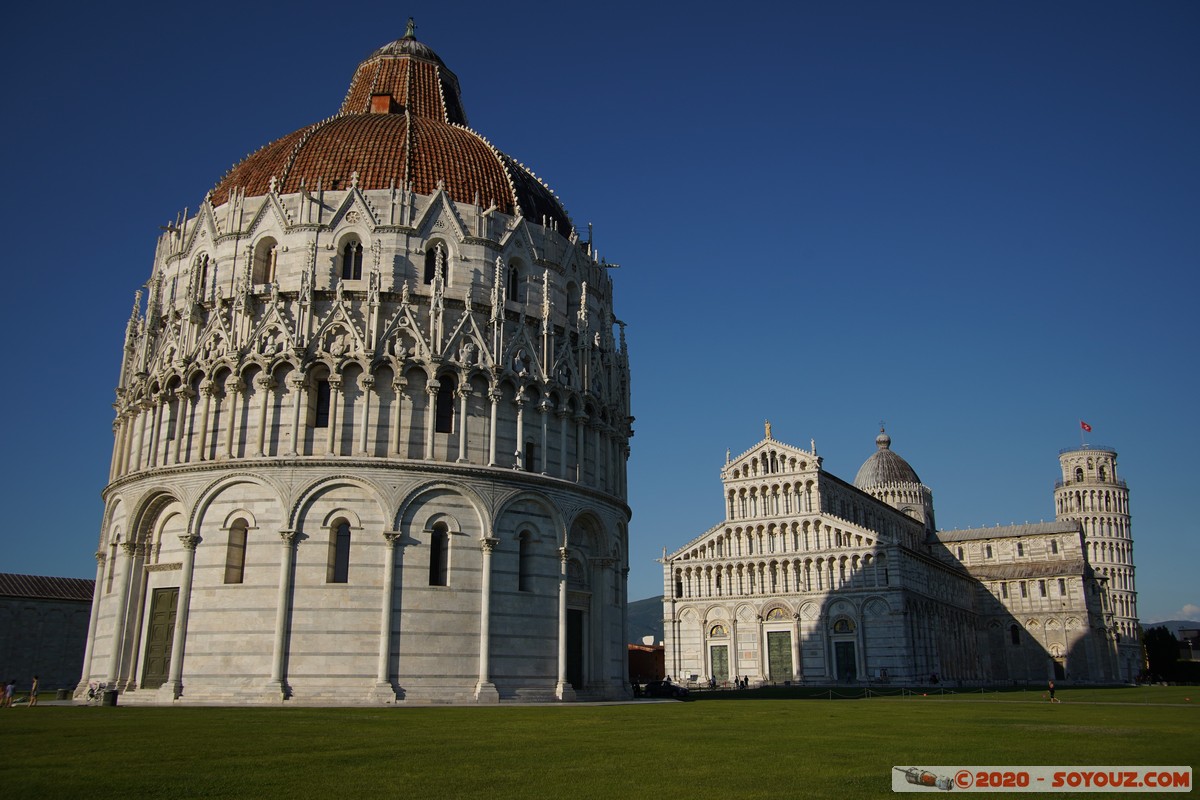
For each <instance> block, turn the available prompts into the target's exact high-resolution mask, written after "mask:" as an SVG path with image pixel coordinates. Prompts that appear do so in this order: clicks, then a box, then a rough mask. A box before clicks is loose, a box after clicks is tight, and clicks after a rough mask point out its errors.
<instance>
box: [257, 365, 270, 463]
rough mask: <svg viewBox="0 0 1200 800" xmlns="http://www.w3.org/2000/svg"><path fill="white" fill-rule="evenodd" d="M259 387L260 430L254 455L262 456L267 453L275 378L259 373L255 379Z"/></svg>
mask: <svg viewBox="0 0 1200 800" xmlns="http://www.w3.org/2000/svg"><path fill="white" fill-rule="evenodd" d="M254 385H255V386H257V387H258V394H259V398H258V432H257V435H256V436H255V445H254V455H256V456H258V457H259V458H262V457H263V456H265V455H266V454H267V451H266V441H267V412H268V411H269V410H270V407H271V390H272V389H274V388H275V380H274V379H273V378H272V377H271V376H270V375H258V376H257V377H256V378H255V379H254Z"/></svg>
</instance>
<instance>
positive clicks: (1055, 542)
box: [1050, 539, 1058, 555]
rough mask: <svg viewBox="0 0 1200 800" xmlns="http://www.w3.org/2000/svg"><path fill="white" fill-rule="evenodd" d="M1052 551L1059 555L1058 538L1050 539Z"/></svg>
mask: <svg viewBox="0 0 1200 800" xmlns="http://www.w3.org/2000/svg"><path fill="white" fill-rule="evenodd" d="M1050 552H1051V553H1053V554H1055V555H1058V539H1051V540H1050Z"/></svg>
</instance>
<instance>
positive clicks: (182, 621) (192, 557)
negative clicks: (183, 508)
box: [158, 534, 200, 700]
mask: <svg viewBox="0 0 1200 800" xmlns="http://www.w3.org/2000/svg"><path fill="white" fill-rule="evenodd" d="M179 541H180V542H181V543H183V567H182V569H181V570H180V576H179V602H178V604H177V605H176V606H175V636H174V638H173V639H172V640H171V668H170V673H169V677H168V678H167V682H166V683H164V684H163V685H162V686H161V687H159V690H158V693H159V699H160V700H175V699H176V698H178V697H179V696H180V695H182V694H183V646H184V642H186V641H187V622H188V610H189V609H190V608H191V605H192V572H193V570H194V567H195V563H196V545H198V544H199V543H200V537H199V536H196V535H195V534H189V535H185V536H180V537H179Z"/></svg>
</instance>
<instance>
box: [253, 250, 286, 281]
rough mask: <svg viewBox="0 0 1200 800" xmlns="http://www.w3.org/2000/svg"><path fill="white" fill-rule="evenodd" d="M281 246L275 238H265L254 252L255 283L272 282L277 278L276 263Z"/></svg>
mask: <svg viewBox="0 0 1200 800" xmlns="http://www.w3.org/2000/svg"><path fill="white" fill-rule="evenodd" d="M278 252H279V248H278V247H277V246H276V244H275V242H274V240H272V239H264V240H263V241H262V242H261V243H260V244H259V246H258V250H257V251H256V252H255V254H254V277H253V278H252V281H253V282H254V283H271V282H273V281H274V280H275V263H276V259H277V257H278Z"/></svg>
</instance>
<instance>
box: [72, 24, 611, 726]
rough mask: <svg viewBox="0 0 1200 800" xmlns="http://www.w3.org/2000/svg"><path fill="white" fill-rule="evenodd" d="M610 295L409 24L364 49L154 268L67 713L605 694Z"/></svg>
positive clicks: (135, 341) (171, 229) (135, 329)
mask: <svg viewBox="0 0 1200 800" xmlns="http://www.w3.org/2000/svg"><path fill="white" fill-rule="evenodd" d="M414 75H417V76H420V75H425V76H426V77H427V78H428V80H424V81H420V80H417V79H415V78H413V76H414ZM389 76H390V77H389ZM389 80H390V81H392V84H389V83H388V81H389ZM364 87H365V88H364ZM431 87H432V88H431ZM423 93H424V94H423ZM360 101H361V103H360ZM355 103H360V105H361V107H357V106H354V104H355ZM322 137H325V138H322ZM354 137H357V139H358V140H359V141H361V142H362V144H363V146H362V147H361V148H359V149H358V150H354V149H353V148H350V147H349V146H348V145H346V144H345V143H346V142H347V141H348V140H349V139H352V138H354ZM339 148H344V151H345V152H351V153H353V157H352V158H351V159H349V160H346V159H344V158H343V156H344V152H343V150H339ZM302 169H306V170H308V172H307V173H303V172H301V170H302ZM338 170H341V172H338ZM389 170H392V172H390V174H389ZM481 174H482V175H483V177H482V178H481V177H479V176H480V175H481ZM488 181H490V183H489V182H488ZM481 187H482V188H481ZM496 187H500V190H497V191H498V193H497V194H495V195H491V196H489V195H488V194H485V193H484V192H489V191H492V190H496ZM501 190H502V191H501ZM503 191H507V192H508V194H507V195H505V194H503ZM612 293H613V285H612V282H611V280H610V279H609V276H608V273H607V269H606V267H605V265H603V264H602V263H600V262H599V261H598V260H597V258H596V256H595V254H594V252H593V249H592V247H591V244H590V242H587V241H582V240H581V239H580V237H579V236H578V235H577V234H576V232H575V230H574V229H573V228H572V227H570V223H569V218H567V216H566V212H565V211H564V210H563V209H562V206H561V205H560V204H559V203H558V201H557V198H555V197H554V196H553V194H552V193H551V192H550V191H549V189H547V188H545V186H544V185H543V184H541V182H540V181H538V179H536V178H535V177H533V175H532V173H530V172H529V171H528V170H526V169H525V168H524V167H522V166H520V165H519V164H517V163H516V162H514V161H512V160H511V159H509V158H508V157H507V156H505V155H504V154H503V153H500V152H499V151H498V150H495V149H494V148H493V147H492V146H491V145H490V143H487V141H486V140H485V139H483V138H482V137H481V136H479V135H478V134H476V133H474V132H473V131H471V130H470V129H469V128H467V127H466V124H465V114H464V113H463V112H462V108H461V99H460V98H459V97H458V84H457V78H456V77H455V76H454V75H453V73H451V72H449V70H447V69H446V68H445V65H444V64H442V62H441V60H440V59H439V58H438V57H437V56H436V55H435V54H433V52H432V51H431V50H429V49H428V48H427V47H426V46H424V45H423V44H421V43H419V42H417V41H416V39H415V37H413V35H412V29H411V28H410V30H409V32H408V34H407V35H406V36H405V37H404V38H402V39H400V40H397V41H396V42H392V43H391V44H389V45H385V46H384V47H383V48H380V49H379V50H378V51H376V52H375V53H373V54H372V55H371V56H370V57H369V58H368V59H367V61H364V62H363V64H362V65H360V66H359V69H358V71H357V72H356V73H355V77H354V81H353V84H352V86H351V91H350V94H349V95H348V97H347V101H346V104H345V105H344V106H343V109H342V112H341V113H340V114H339V115H337V116H335V117H332V118H329V119H327V120H325V121H323V122H321V123H317V124H316V125H314V126H310V127H309V128H307V129H304V130H302V131H300V132H297V134H293V135H292V136H291V137H284V138H283V139H281V140H279V142H277V143H272V145H269V146H268V147H266V148H263V150H261V151H258V152H257V153H256V154H254V155H251V156H250V157H248V158H247V160H246V161H245V162H243V164H241V165H239V166H238V167H235V168H234V170H233V171H231V173H230V175H229V176H226V178H225V179H223V181H222V182H221V184H219V185H218V188H217V189H216V190H214V191H213V192H211V193H209V195H207V196H206V197H205V200H204V202H203V203H202V204H201V206H200V208H199V210H198V211H196V212H195V213H194V214H192V215H186V214H185V215H183V216H182V217H181V218H179V219H178V220H177V221H176V223H175V224H173V225H171V226H168V229H167V230H166V232H165V233H164V234H163V235H162V236H161V238H160V240H159V242H158V248H157V252H156V255H155V259H154V264H153V268H152V271H151V275H150V280H149V282H148V294H147V297H146V301H145V305H144V307H143V304H142V300H141V293H140V292H139V293H138V298H137V299H136V300H135V303H134V309H133V313H132V315H131V316H130V319H129V322H128V326H127V331H126V338H125V351H124V356H123V361H122V367H121V373H120V379H119V384H118V390H117V403H116V404H115V408H116V410H117V416H116V421H115V422H114V424H113V431H114V436H115V446H114V449H113V458H112V464H111V472H110V483H109V484H108V486H107V487H106V489H105V490H104V494H103V497H104V503H105V510H104V517H103V521H102V525H101V532H100V543H99V549H98V552H97V554H96V556H97V570H96V586H97V591H96V596H95V601H94V603H93V606H92V612H91V625H90V632H89V637H88V646H87V652H86V654H85V665H84V671H83V680H82V681H81V683H80V689H81V690H82V689H85V688H86V686H87V684H88V683H89V682H106V683H108V684H109V685H111V686H116V687H118V688H119V689H120V690H121V692H122V697H123V699H122V702H124V703H131V702H184V703H186V702H197V703H203V702H217V701H237V702H280V701H282V700H285V699H289V698H290V699H291V700H292V701H294V702H318V703H323V702H332V703H347V704H352V703H394V702H443V701H479V702H492V701H496V700H504V699H530V700H551V699H563V698H567V699H569V698H615V697H624V696H626V695H627V694H628V688H629V687H628V685H627V677H626V668H625V647H624V643H625V639H626V637H625V631H624V627H625V605H626V590H625V580H626V574H627V567H628V541H627V535H628V521H629V516H630V512H629V509H628V507H627V505H626V502H625V497H626V485H625V465H626V460H627V458H628V455H629V439H630V437H631V435H632V429H631V424H632V421H633V419H632V416H631V414H630V406H629V364H628V353H627V349H626V345H625V337H624V332H623V325H622V324H621V323H620V322H619V321H618V320H617V319H616V317H615V315H614V307H613V298H612Z"/></svg>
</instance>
